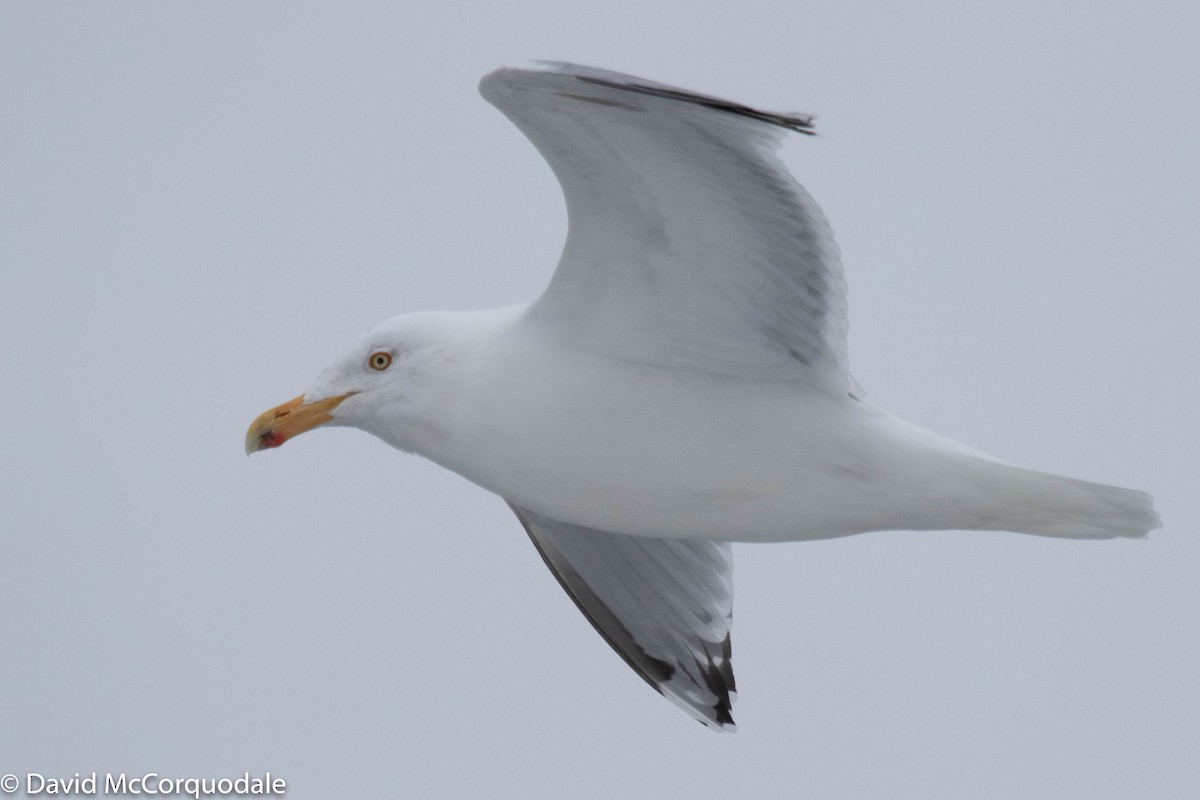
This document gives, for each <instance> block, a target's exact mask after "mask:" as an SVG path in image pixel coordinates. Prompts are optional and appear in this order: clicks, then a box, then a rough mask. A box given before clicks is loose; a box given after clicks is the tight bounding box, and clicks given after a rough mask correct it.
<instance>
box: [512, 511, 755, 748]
mask: <svg viewBox="0 0 1200 800" xmlns="http://www.w3.org/2000/svg"><path fill="white" fill-rule="evenodd" d="M512 509H513V511H514V512H516V515H517V518H518V519H520V520H521V524H522V525H524V526H525V530H526V531H527V532H528V533H529V538H530V539H532V540H533V544H534V546H535V547H537V549H538V552H539V553H541V555H542V559H543V560H544V561H545V562H546V566H548V567H549V568H550V571H551V572H553V573H554V575H555V577H556V578H558V581H559V583H560V584H561V585H562V587H563V589H565V590H566V592H567V594H568V595H570V596H571V599H572V600H574V601H575V604H576V605H577V606H578V607H579V610H580V611H582V612H583V614H584V616H586V617H587V618H588V620H589V621H591V623H592V625H593V626H595V628H596V630H597V631H599V632H600V635H602V636H603V637H604V638H605V640H607V641H608V643H609V644H610V645H612V647H613V649H614V650H616V651H617V653H619V654H620V655H621V657H622V658H624V659H625V661H626V662H627V663H628V664H629V666H631V667H633V669H634V671H635V672H637V673H638V674H639V675H641V676H642V678H644V679H645V680H646V682H647V683H649V684H650V685H651V686H653V687H654V688H655V689H656V690H657V691H658V692H660V693H661V694H663V695H664V696H666V697H667V698H668V699H670V700H671V701H672V702H674V703H675V704H676V705H678V706H680V707H681V708H683V709H684V710H685V711H687V712H688V713H689V714H691V715H692V716H693V717H694V718H695V719H697V720H699V721H700V722H702V723H704V724H705V725H707V726H709V727H711V728H716V729H720V730H733V729H734V723H733V717H732V715H731V706H732V704H733V700H734V698H735V697H736V691H735V685H734V679H733V667H732V665H731V661H730V658H731V654H730V641H729V631H730V626H731V622H732V617H733V557H732V554H731V551H730V547H729V544H728V543H725V542H707V541H685V540H677V539H654V538H648V537H639V536H625V535H623V534H616V533H605V532H603V531H596V530H592V529H590V528H583V527H580V526H578V525H569V524H567V523H563V522H557V521H555V520H552V519H548V518H546V517H543V516H541V515H540V514H537V513H534V512H532V511H529V510H528V509H523V508H518V507H517V506H512Z"/></svg>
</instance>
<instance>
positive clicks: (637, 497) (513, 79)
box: [246, 63, 1158, 730]
mask: <svg viewBox="0 0 1200 800" xmlns="http://www.w3.org/2000/svg"><path fill="white" fill-rule="evenodd" d="M480 92H481V93H482V94H483V96H484V98H485V99H487V101H488V102H490V103H491V104H492V105H494V106H496V108H498V109H499V110H500V111H501V112H503V113H504V114H505V115H506V116H507V117H508V118H509V119H510V120H512V122H513V123H515V124H516V126H517V127H518V128H520V129H521V131H522V132H523V133H524V134H525V135H526V136H527V137H528V138H529V139H530V140H531V141H532V142H533V144H534V146H535V147H537V149H538V150H539V151H540V152H541V154H542V156H543V157H544V158H545V159H546V161H548V162H549V164H550V167H551V168H552V169H553V170H554V174H555V175H556V176H557V178H558V181H559V183H560V184H561V185H562V190H563V195H564V196H565V199H566V204H567V211H568V219H569V225H568V230H567V238H566V244H565V247H564V249H563V253H562V257H561V259H560V261H559V263H558V267H557V269H556V270H555V272H554V275H553V277H552V278H551V280H550V283H549V285H548V287H547V288H546V290H545V292H544V293H543V294H542V296H541V297H539V298H538V299H537V300H536V301H534V302H533V303H531V304H529V305H527V306H513V307H509V308H500V309H495V310H489V311H480V312H468V313H417V314H406V315H403V316H399V317H395V318H393V319H390V320H388V321H386V322H383V323H382V324H380V325H378V326H377V327H375V328H374V329H373V330H371V331H370V332H368V333H367V334H366V335H364V336H363V337H362V338H361V339H359V340H358V342H357V343H355V344H354V345H353V346H352V347H350V348H349V349H348V350H347V351H346V353H345V354H344V355H343V356H342V357H340V358H338V359H337V360H336V361H334V362H333V363H332V364H331V365H330V366H328V367H327V368H326V369H325V371H324V372H323V373H322V374H321V375H320V377H319V378H318V379H317V381H316V383H315V384H314V385H313V386H312V387H311V388H310V389H309V390H308V391H307V392H306V393H305V394H303V395H301V396H300V397H297V398H295V399H294V400H292V401H290V402H288V403H285V404H283V405H281V406H278V407H277V408H274V409H271V410H269V411H267V412H265V413H264V414H262V415H261V416H260V417H258V419H256V420H255V421H254V423H253V424H252V425H251V426H250V430H249V431H248V433H247V436H246V450H247V452H253V451H257V450H263V449H266V448H272V447H278V446H279V445H281V444H283V443H284V442H285V441H287V440H288V439H289V438H291V437H293V436H295V435H297V434H299V433H302V432H304V431H306V430H310V429H312V428H315V427H317V426H350V427H355V428H360V429H362V430H365V431H367V432H369V433H373V434H375V435H376V436H378V437H379V438H381V439H383V440H384V441H385V442H388V443H389V444H391V445H393V446H394V447H397V448H399V449H401V450H405V451H408V452H412V453H417V454H420V455H423V456H425V457H426V458H429V459H430V460H432V461H434V462H436V463H438V464H441V465H442V466H444V467H446V468H447V469H450V470H453V471H454V472H457V473H458V474H460V475H462V476H464V477H466V478H467V479H468V480H470V481H472V482H474V483H476V484H478V485H479V486H482V487H483V488H485V489H487V490H489V491H492V492H495V493H496V494H498V495H500V496H501V497H502V498H504V499H505V500H506V501H507V502H508V504H509V505H510V506H511V507H512V510H513V511H514V512H515V513H516V515H517V518H518V519H519V520H520V522H521V524H522V525H523V526H524V528H525V530H526V531H527V532H528V534H529V537H530V538H531V539H532V540H533V543H534V545H535V546H536V547H537V550H538V552H539V553H540V554H541V556H542V558H543V559H544V560H545V562H546V565H547V566H548V567H549V568H550V570H551V571H552V572H553V573H554V575H555V577H556V578H557V579H558V581H559V582H560V583H561V584H562V587H563V588H564V589H565V590H566V592H567V594H569V595H570V596H571V598H572V599H573V600H574V601H575V603H576V604H577V605H578V606H579V609H580V610H581V611H582V612H583V613H584V615H585V616H586V617H587V618H588V620H589V621H590V622H591V623H592V624H593V625H594V626H595V627H596V630H598V631H599V632H600V634H601V635H602V636H603V637H604V638H605V639H606V640H607V641H608V643H609V644H610V645H612V647H613V648H614V649H615V650H616V651H617V652H618V653H619V654H620V655H621V656H622V657H623V658H624V659H625V660H626V661H627V662H628V663H629V665H630V666H631V667H633V669H634V670H635V671H636V672H637V673H638V674H639V675H641V676H642V677H643V678H644V679H645V680H646V681H647V682H648V683H649V684H650V685H651V686H653V687H654V688H655V689H656V690H658V691H659V692H660V693H662V694H663V695H665V696H666V697H667V698H669V699H670V700H672V701H673V702H675V703H676V704H677V705H679V706H680V707H681V708H682V709H684V710H685V711H687V712H688V713H689V714H691V715H692V716H693V717H694V718H695V719H697V720H699V721H700V722H702V723H704V724H705V725H707V726H709V727H712V728H714V729H718V730H731V729H732V728H733V717H732V715H731V703H732V701H733V699H734V696H735V692H734V679H733V670H732V667H731V662H730V626H731V619H732V560H731V553H730V545H729V543H730V542H733V541H739V542H742V541H744V542H778V541H795V540H806V539H823V538H831V537H837V536H847V535H850V534H855V533H861V532H865V531H877V530H945V529H956V530H1003V531H1016V532H1020V533H1029V534H1036V535H1041V536H1056V537H1064V538H1075V539H1108V538H1116V537H1141V536H1144V535H1145V534H1146V533H1147V532H1148V531H1149V530H1151V529H1153V528H1155V527H1157V526H1158V518H1157V516H1156V514H1155V513H1154V510H1153V503H1152V500H1151V498H1150V497H1149V496H1148V495H1146V494H1143V493H1141V492H1135V491H1132V490H1129V489H1120V488H1116V487H1112V486H1104V485H1100V484H1095V483H1088V482H1085V481H1081V480H1075V479H1072V478H1066V477H1062V476H1058V475H1051V474H1047V473H1043V472H1035V471H1032V470H1028V469H1022V468H1019V467H1015V466H1011V465H1008V464H1004V463H1001V462H999V461H997V460H995V459H992V458H990V457H988V456H986V455H984V454H982V453H979V452H977V451H975V450H972V449H971V448H968V447H966V446H964V445H961V444H958V443H957V442H954V441H951V440H949V439H946V438H943V437H941V436H937V435H935V434H932V433H929V432H927V431H925V430H922V429H921V428H918V427H916V426H914V425H911V424H909V423H906V422H903V421H901V420H899V419H897V418H895V417H893V416H891V415H889V414H887V413H886V412H884V411H883V410H881V409H879V408H878V407H876V406H874V405H872V404H871V403H870V402H869V401H868V400H867V399H866V398H865V396H864V394H863V392H862V390H861V389H860V388H859V386H858V384H857V383H856V382H855V381H854V379H853V378H852V377H851V376H850V372H849V370H848V367H847V360H846V328H847V320H846V286H845V281H844V279H843V276H842V266H841V262H840V259H839V255H838V250H837V246H836V245H835V244H834V241H833V236H832V233H831V232H830V229H829V226H828V223H827V222H826V221H825V218H824V215H823V214H822V213H821V210H820V209H819V208H818V207H817V205H816V203H815V202H814V201H813V200H812V198H811V197H809V195H808V193H807V192H806V191H805V190H804V189H803V188H802V187H801V186H800V185H799V184H798V183H797V182H796V180H795V179H794V178H793V177H792V175H791V174H790V173H789V172H788V170H787V169H786V168H785V167H784V166H783V164H782V163H781V162H780V161H779V160H778V158H777V156H776V155H775V151H776V150H777V148H778V146H779V145H780V143H781V141H782V140H783V138H784V137H785V136H787V135H789V134H790V133H798V134H811V133H812V132H813V128H812V118H811V117H809V116H806V115H802V114H777V113H768V112H763V111H758V110H755V109H753V108H749V107H747V106H744V105H740V104H738V103H733V102H729V101H726V100H721V99H718V98H715V97H709V96H705V95H701V94H696V93H694V92H690V91H686V90H683V89H677V88H673V87H670V86H665V85H662V84H658V83H653V82H651V81H647V80H643V79H640V78H635V77H632V76H629V75H622V74H619V73H615V72H609V71H605V70H600V69H595V68H590V67H582V66H577V65H572V64H559V63H547V64H539V65H537V66H535V67H532V68H523V69H501V70H498V71H496V72H493V73H492V74H490V75H488V76H487V77H485V78H484V79H483V81H482V82H481V84H480Z"/></svg>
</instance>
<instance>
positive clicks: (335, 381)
mask: <svg viewBox="0 0 1200 800" xmlns="http://www.w3.org/2000/svg"><path fill="white" fill-rule="evenodd" d="M440 316H441V315H433V314H408V315H405V316H401V317H395V318H393V319H390V320H388V321H386V322H383V323H381V324H379V325H377V326H376V327H375V328H373V329H372V330H370V331H368V332H367V333H366V334H364V335H363V336H362V337H360V338H359V340H358V341H357V342H355V343H354V345H353V346H351V347H350V348H349V349H348V350H347V351H346V352H344V353H343V354H342V355H341V356H339V357H338V358H336V359H335V360H334V361H333V362H332V363H331V364H329V366H327V367H326V368H325V369H324V370H323V371H322V372H321V375H320V377H318V378H317V380H316V382H315V383H313V385H312V387H310V388H309V390H308V391H307V392H305V393H304V394H302V395H300V396H299V397H295V398H293V399H291V400H289V401H287V402H286V403H283V404H281V405H278V406H275V407H274V408H271V409H268V410H267V411H264V412H263V413H262V414H260V415H259V416H258V417H257V418H256V419H255V420H254V422H252V423H250V428H249V429H248V430H247V431H246V453H247V455H248V454H250V453H256V452H258V451H259V450H269V449H271V448H275V447H279V446H280V445H282V444H283V443H284V442H286V441H288V440H289V439H292V438H293V437H295V436H298V435H300V434H301V433H304V432H305V431H310V430H312V429H313V428H318V427H338V426H343V427H347V426H348V427H353V428H360V429H362V430H365V431H367V432H369V433H373V434H375V435H376V436H379V437H380V438H381V439H384V440H385V441H387V442H388V443H389V444H392V445H393V446H396V447H400V448H402V449H405V450H411V449H414V446H415V445H414V442H415V441H416V439H417V438H418V437H419V433H420V428H421V426H420V424H419V418H420V416H421V415H419V414H417V413H416V409H418V408H420V407H423V406H425V405H427V401H428V400H429V399H430V398H429V397H428V396H427V394H426V393H425V392H423V390H422V389H423V385H424V384H425V383H426V379H427V376H428V375H429V374H430V373H431V371H436V369H437V364H438V363H439V362H440V361H441V360H442V356H443V351H444V348H443V347H442V336H441V335H440V334H441V329H442V328H443V327H444V326H443V325H441V324H439V320H438V317H440Z"/></svg>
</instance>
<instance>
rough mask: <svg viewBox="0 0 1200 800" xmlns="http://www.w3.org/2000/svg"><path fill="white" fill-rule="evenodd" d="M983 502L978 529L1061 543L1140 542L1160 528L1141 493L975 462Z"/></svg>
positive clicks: (1151, 504) (1148, 500)
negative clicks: (982, 487)
mask: <svg viewBox="0 0 1200 800" xmlns="http://www.w3.org/2000/svg"><path fill="white" fill-rule="evenodd" d="M979 466H981V467H982V468H983V473H984V474H983V475H981V476H980V477H984V478H985V481H986V485H987V486H988V489H989V491H988V495H989V500H990V502H988V503H987V504H986V507H985V511H984V514H983V522H982V524H979V525H978V526H977V527H978V528H979V529H980V530H1003V531H1016V532H1017V533H1030V534H1033V535H1035V536H1053V537H1057V538H1063V539H1116V538H1127V539H1141V538H1144V537H1145V536H1146V534H1148V533H1149V532H1150V531H1152V530H1154V529H1155V528H1158V527H1160V526H1161V525H1162V522H1161V521H1160V520H1159V518H1158V514H1157V513H1155V511H1154V498H1152V497H1151V496H1150V495H1148V494H1146V493H1144V492H1138V491H1134V490H1133V489H1122V488H1120V487H1117V486H1106V485H1104V484H1101V483H1090V482H1089V481H1081V480H1077V479H1075V478H1067V477H1064V476H1062V475H1053V474H1051V473H1048V472H1037V471H1035V470H1031V469H1022V468H1020V467H1012V466H1009V465H1007V464H1000V463H997V462H988V461H980V463H979Z"/></svg>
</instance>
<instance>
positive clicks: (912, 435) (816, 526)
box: [424, 335, 961, 541]
mask: <svg viewBox="0 0 1200 800" xmlns="http://www.w3.org/2000/svg"><path fill="white" fill-rule="evenodd" d="M553 349H554V345H553V343H548V342H544V341H540V340H529V339H522V338H521V337H517V336H515V335H514V336H513V337H509V338H507V339H506V338H504V337H497V339H496V341H495V343H494V344H493V345H492V347H491V349H490V351H480V352H479V353H477V354H475V355H474V356H473V362H472V364H471V365H470V369H467V370H464V371H463V372H462V374H464V375H468V376H470V377H469V378H467V379H465V380H464V381H463V382H462V383H461V385H459V386H456V387H454V390H453V391H452V392H451V393H450V397H451V400H450V401H449V402H448V403H447V404H446V406H445V407H444V408H443V409H441V410H440V411H439V413H440V414H442V415H443V416H442V417H441V419H439V425H438V427H439V428H440V429H441V430H442V431H443V432H444V433H443V435H442V437H441V438H440V439H439V441H438V442H437V443H436V444H434V445H433V446H432V447H430V448H429V449H428V451H427V452H425V453H424V455H427V456H428V457H430V458H431V459H433V460H434V461H436V462H438V463H440V464H442V465H443V466H446V467H447V468H449V469H452V470H454V471H455V472H458V473H459V474H461V475H463V476H465V477H466V478H468V479H469V480H471V481H473V482H475V483H477V484H479V485H480V486H483V487H484V488H486V489H489V490H491V491H493V492H495V493H497V494H499V495H500V496H502V497H504V498H505V499H507V500H508V501H510V502H512V503H514V504H516V505H519V506H523V507H525V508H529V509H532V510H534V511H536V512H538V513H540V514H543V515H545V516H547V517H551V518H553V519H558V520H562V521H566V522H571V523H574V524H578V525H584V526H587V527H590V528H595V529H598V530H604V531H610V532H615V533H627V534H635V535H643V536H660V537H679V538H703V539H720V540H735V541H736V540H740V541H779V540H791V539H809V538H826V537H831V536H841V535H846V534H850V533H858V532H862V531H867V530H878V529H892V528H911V527H922V528H928V527H955V526H956V523H958V522H960V521H961V515H957V516H956V515H955V512H954V509H953V508H950V507H948V506H946V505H945V503H941V504H939V503H937V502H935V503H931V502H930V492H933V493H935V494H941V493H945V494H946V495H947V497H950V496H952V495H954V494H955V492H954V491H952V490H950V489H947V488H945V487H946V486H947V483H946V481H947V480H949V481H951V482H953V475H951V474H947V475H942V473H945V472H948V470H947V465H946V460H945V455H946V454H947V453H950V452H952V451H951V450H949V449H947V448H946V447H944V446H943V445H942V444H941V443H940V442H938V440H937V437H933V436H932V435H931V434H925V433H924V432H922V431H919V430H918V429H915V428H911V427H909V426H906V425H905V424H904V423H901V422H899V421H897V420H894V419H893V418H891V417H889V416H888V415H886V414H884V413H883V412H881V411H879V410H877V409H874V408H873V407H871V406H869V405H867V404H864V403H861V402H858V401H855V400H852V399H850V398H849V397H834V396H831V395H830V394H829V393H827V392H824V391H822V390H819V389H813V388H810V387H806V386H805V385H803V384H793V383H782V382H764V381H746V380H740V379H731V378H725V377H720V376H712V375H707V374H703V373H695V372H688V371H682V370H670V369H660V368H653V367H644V366H639V365H631V364H626V363H622V362H615V361H613V360H611V359H607V358H603V357H596V356H590V355H586V354H568V353H564V352H551V351H552V350H553ZM951 472H952V471H951ZM931 486H932V487H933V488H931ZM939 487H942V488H939ZM935 499H936V498H935ZM951 505H953V504H951ZM931 515H932V516H931ZM942 516H945V517H946V519H942Z"/></svg>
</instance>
